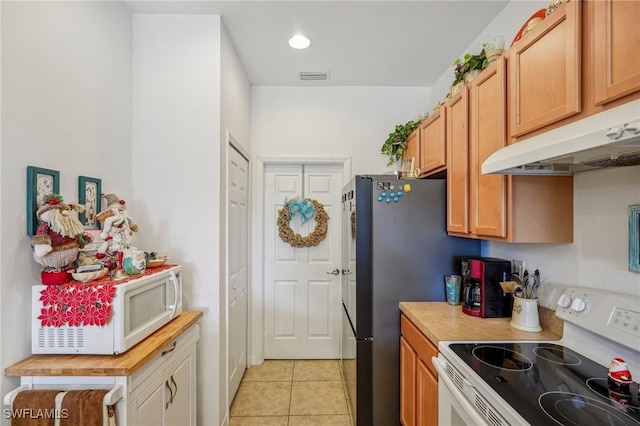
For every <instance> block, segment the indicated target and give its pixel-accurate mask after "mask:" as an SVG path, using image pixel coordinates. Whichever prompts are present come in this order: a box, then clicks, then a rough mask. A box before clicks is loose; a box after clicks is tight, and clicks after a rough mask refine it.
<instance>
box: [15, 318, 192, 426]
mask: <svg viewBox="0 0 640 426" xmlns="http://www.w3.org/2000/svg"><path fill="white" fill-rule="evenodd" d="M199 338H200V326H199V325H198V324H193V325H192V326H190V327H189V328H188V329H187V330H185V331H184V332H183V333H182V334H180V335H179V336H178V337H177V338H176V339H174V340H173V341H172V342H171V343H170V344H169V345H167V346H166V347H164V348H163V349H162V350H161V351H160V352H158V353H157V354H156V355H154V356H153V357H152V358H151V359H149V361H147V362H146V363H145V364H144V365H143V366H142V367H141V368H139V369H138V370H137V371H135V372H134V373H133V374H131V375H129V376H62V375H60V376H21V380H20V382H21V385H23V386H24V387H25V388H28V389H91V388H93V389H111V388H116V387H118V386H119V387H120V388H121V389H122V398H121V399H120V400H118V402H117V403H116V422H117V424H118V426H145V425H148V426H195V425H196V343H197V342H198V340H199ZM146 343H147V342H141V343H140V344H146ZM132 350H134V349H132Z"/></svg>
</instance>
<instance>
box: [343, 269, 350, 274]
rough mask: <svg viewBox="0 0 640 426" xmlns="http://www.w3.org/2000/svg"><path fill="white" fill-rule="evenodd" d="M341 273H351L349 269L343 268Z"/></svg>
mask: <svg viewBox="0 0 640 426" xmlns="http://www.w3.org/2000/svg"><path fill="white" fill-rule="evenodd" d="M342 275H351V271H350V270H348V269H343V270H342Z"/></svg>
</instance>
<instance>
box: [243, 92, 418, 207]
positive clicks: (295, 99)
mask: <svg viewBox="0 0 640 426" xmlns="http://www.w3.org/2000/svg"><path fill="white" fill-rule="evenodd" d="M429 98H430V90H429V89H428V88H424V87H276V86H254V87H253V88H252V91H251V104H252V119H251V137H252V153H253V155H254V157H261V158H283V157H284V158H287V157H288V158H292V157H293V158H295V157H297V158H300V157H306V158H314V157H321V158H327V157H332V158H337V157H342V158H344V157H351V158H352V172H353V174H354V175H355V174H359V173H368V174H375V173H384V172H386V171H389V170H391V169H390V168H388V167H387V166H386V163H387V157H385V156H383V155H382V154H380V147H381V146H382V144H383V143H384V141H385V140H386V139H387V135H389V133H391V132H392V131H393V130H394V129H395V125H396V124H404V123H406V122H407V121H409V120H417V119H418V114H419V113H420V112H421V111H426V110H427V105H428V104H429ZM256 208H257V209H258V210H259V209H260V206H256Z"/></svg>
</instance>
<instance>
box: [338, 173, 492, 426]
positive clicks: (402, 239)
mask: <svg viewBox="0 0 640 426" xmlns="http://www.w3.org/2000/svg"><path fill="white" fill-rule="evenodd" d="M342 220H343V222H342V224H343V238H342V244H343V246H342V248H343V262H342V265H343V266H342V305H343V321H342V357H341V367H342V370H343V379H344V381H345V388H346V390H347V400H348V403H349V408H350V414H351V416H352V417H351V418H352V423H353V424H356V425H358V426H371V425H375V426H393V425H398V424H400V310H399V307H398V305H399V302H400V301H444V300H445V291H444V275H445V274H448V273H452V272H458V273H459V272H460V258H461V257H463V256H479V255H480V241H478V240H473V239H467V238H457V237H450V236H448V235H447V232H446V181H445V180H443V179H414V180H398V179H396V178H395V176H393V175H377V176H356V177H354V178H353V179H352V180H351V181H350V182H349V183H348V184H347V186H345V188H344V189H343V194H342Z"/></svg>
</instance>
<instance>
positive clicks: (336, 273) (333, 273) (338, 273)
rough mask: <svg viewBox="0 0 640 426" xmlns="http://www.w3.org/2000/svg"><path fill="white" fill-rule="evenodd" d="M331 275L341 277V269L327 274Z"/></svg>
mask: <svg viewBox="0 0 640 426" xmlns="http://www.w3.org/2000/svg"><path fill="white" fill-rule="evenodd" d="M327 274H329V275H340V269H338V268H336V269H334V270H333V271H331V272H327Z"/></svg>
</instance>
